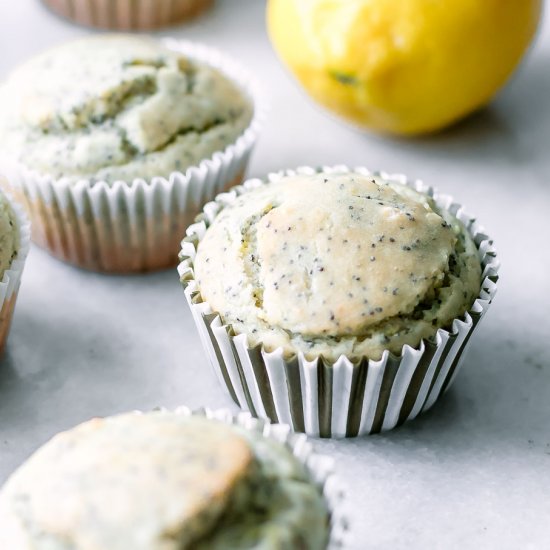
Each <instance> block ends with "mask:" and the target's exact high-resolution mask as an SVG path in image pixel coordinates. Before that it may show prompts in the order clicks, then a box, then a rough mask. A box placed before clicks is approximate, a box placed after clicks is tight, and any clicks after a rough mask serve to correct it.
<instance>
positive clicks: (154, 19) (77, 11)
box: [42, 0, 213, 30]
mask: <svg viewBox="0 0 550 550" xmlns="http://www.w3.org/2000/svg"><path fill="white" fill-rule="evenodd" d="M42 1H43V2H44V4H45V5H46V6H47V7H48V8H50V9H51V10H52V11H54V12H56V13H57V14H59V15H61V16H62V17H66V18H67V19H71V20H73V21H75V22H77V23H79V24H81V25H90V26H92V27H100V28H103V29H119V30H135V29H141V30H143V29H153V28H158V27H164V26H166V25H173V24H174V23H178V22H180V21H183V20H186V19H190V18H192V17H194V16H196V15H198V14H199V13H201V12H202V11H204V10H206V9H207V8H209V7H210V6H211V5H212V4H213V0H42Z"/></svg>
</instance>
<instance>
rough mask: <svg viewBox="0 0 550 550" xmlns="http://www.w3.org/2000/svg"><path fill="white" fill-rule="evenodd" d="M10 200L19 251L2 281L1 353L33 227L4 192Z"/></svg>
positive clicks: (0, 293) (0, 312) (0, 310)
mask: <svg viewBox="0 0 550 550" xmlns="http://www.w3.org/2000/svg"><path fill="white" fill-rule="evenodd" d="M2 194H3V195H4V197H5V198H6V199H7V200H8V202H9V204H10V206H11V208H12V210H13V212H14V214H15V222H16V224H17V231H18V233H19V250H18V251H17V256H16V257H15V258H14V259H13V260H12V262H11V265H10V268H9V269H6V271H4V276H3V277H2V281H0V352H1V351H2V350H3V348H4V345H5V343H6V340H7V337H8V333H9V329H10V325H11V320H12V317H13V310H14V308H15V301H16V300H17V293H18V291H19V286H20V285H21V277H22V275H23V268H24V267H25V261H26V259H27V255H28V253H29V249H30V245H31V225H30V222H29V219H28V218H27V215H26V214H25V211H24V210H23V208H22V207H21V206H20V205H19V204H18V203H17V202H15V201H14V200H13V199H12V197H11V196H10V194H9V193H6V192H2Z"/></svg>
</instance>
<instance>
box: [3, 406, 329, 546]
mask: <svg viewBox="0 0 550 550" xmlns="http://www.w3.org/2000/svg"><path fill="white" fill-rule="evenodd" d="M328 517H329V516H328V510H327V505H326V503H325V501H324V499H323V497H322V495H321V492H320V489H319V487H318V486H317V485H316V484H315V483H314V482H313V481H312V480H311V478H310V476H309V474H308V472H307V470H306V468H305V467H304V466H303V465H302V464H301V463H300V461H299V460H298V459H297V458H295V457H294V456H293V454H292V453H291V452H290V450H289V449H288V448H287V447H285V446H284V445H283V444H282V443H280V442H277V441H275V440H273V439H270V438H267V437H265V436H264V435H262V433H261V432H258V431H253V430H248V429H245V428H243V427H241V426H235V425H232V426H229V425H227V424H224V423H222V422H220V421H218V420H214V419H206V418H204V417H201V416H193V415H191V416H190V415H182V414H178V413H169V412H164V411H156V412H150V413H146V414H136V413H128V414H123V415H118V416H114V417H109V418H105V419H94V420H91V421H89V422H85V423H84V424H81V425H80V426H77V427H76V428H73V429H72V430H69V431H68V432H64V433H61V434H58V435H57V436H55V437H54V438H53V439H52V440H51V441H49V442H48V443H46V444H45V445H44V446H43V447H42V448H40V449H39V450H38V451H37V452H36V453H35V454H34V455H33V456H31V458H29V459H28V460H27V461H26V462H25V463H24V464H23V465H22V466H21V467H20V468H19V469H18V470H17V471H16V472H15V473H14V474H13V475H12V476H11V478H10V479H9V480H8V481H7V483H6V484H5V486H4V487H3V489H2V490H1V492H0V543H1V544H0V547H2V548H10V549H13V550H16V549H17V550H27V549H28V550H30V549H33V550H46V549H47V550H58V549H59V550H67V549H69V548H70V549H71V550H105V549H106V548H108V549H109V550H127V549H128V548H132V549H133V550H172V549H173V550H181V549H184V548H196V549H206V548H208V549H216V548H219V549H221V548H232V549H235V550H238V549H245V548H260V547H261V548H266V549H268V548H273V549H275V548H307V549H317V548H319V549H320V548H326V544H327V541H328Z"/></svg>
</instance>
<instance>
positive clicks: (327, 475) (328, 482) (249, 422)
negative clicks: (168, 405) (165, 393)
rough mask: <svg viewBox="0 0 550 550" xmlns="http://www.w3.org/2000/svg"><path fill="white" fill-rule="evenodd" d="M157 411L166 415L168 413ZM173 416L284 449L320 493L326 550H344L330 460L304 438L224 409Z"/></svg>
mask: <svg viewBox="0 0 550 550" xmlns="http://www.w3.org/2000/svg"><path fill="white" fill-rule="evenodd" d="M161 410H163V411H166V412H169V411H168V409H161ZM174 412H175V413H177V414H182V415H184V416H192V415H199V416H205V417H206V418H211V419H215V420H219V421H221V422H224V423H225V424H229V425H236V426H240V427H241V428H244V429H246V430H250V431H252V432H255V433H258V434H261V435H263V436H264V437H267V438H269V439H273V440H275V441H278V442H280V443H283V444H284V445H286V446H287V447H288V448H289V449H290V451H291V452H292V454H293V455H294V456H295V457H296V458H297V459H298V460H299V461H300V462H301V463H302V464H303V465H304V466H305V467H306V470H307V472H308V474H309V475H310V477H311V479H312V481H313V482H314V483H316V484H317V485H318V486H319V488H320V490H321V491H322V493H323V497H324V500H325V502H326V504H327V508H328V510H329V514H330V525H329V530H330V531H329V537H330V540H329V546H328V548H329V550H335V549H337V548H338V549H340V548H347V547H348V545H349V544H350V541H351V536H350V530H349V524H348V520H347V517H346V511H345V509H344V506H345V498H344V491H343V490H342V487H341V485H340V482H339V480H338V478H337V476H336V474H335V471H334V460H333V459H332V458H331V457H328V456H323V455H320V454H317V453H316V452H315V450H314V448H313V446H312V444H311V443H310V442H309V441H308V440H307V437H306V436H305V435H304V434H295V433H292V429H291V428H290V426H288V425H284V424H272V423H271V422H270V421H269V420H267V419H258V418H253V417H252V415H251V414H250V413H248V412H241V413H237V414H233V413H232V412H230V411H229V410H227V409H216V410H212V409H208V408H202V409H198V410H191V409H189V408H187V407H179V408H177V409H176V410H175V411H174Z"/></svg>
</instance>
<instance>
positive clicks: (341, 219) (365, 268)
mask: <svg viewBox="0 0 550 550" xmlns="http://www.w3.org/2000/svg"><path fill="white" fill-rule="evenodd" d="M181 244H182V248H181V253H180V260H181V263H180V265H179V267H178V272H179V275H180V281H181V282H182V284H183V286H184V288H185V297H186V299H187V303H188V305H189V307H190V309H191V312H192V314H193V319H194V321H195V324H196V326H197V329H198V331H199V333H200V336H201V342H202V343H203V346H204V349H205V352H206V355H207V357H208V359H209V361H210V363H211V365H212V366H213V367H214V371H215V372H216V373H217V374H218V379H219V380H220V382H221V383H222V384H223V386H225V387H226V389H227V391H228V394H229V396H230V397H231V398H232V399H233V400H234V401H235V402H236V403H237V404H238V405H239V406H240V407H241V408H243V409H245V410H249V411H250V412H251V413H252V414H253V415H255V416H258V417H260V418H269V419H271V420H272V421H274V422H284V423H287V424H290V425H292V427H293V429H294V430H296V431H299V432H305V433H307V434H309V435H314V436H319V435H320V436H321V437H344V436H345V437H353V436H357V435H362V434H371V433H378V432H380V431H382V430H389V429H391V428H394V427H396V426H398V425H400V424H402V423H403V422H405V421H406V420H410V419H412V418H415V417H416V416H418V414H420V413H421V412H423V411H426V410H428V409H429V408H430V407H431V406H432V405H433V404H434V403H435V402H436V401H437V399H438V398H439V397H440V396H441V395H442V394H443V393H444V392H445V391H446V390H447V388H449V387H450V385H451V384H452V382H453V380H454V379H455V378H456V375H457V373H458V371H459V367H460V366H461V364H462V360H463V358H464V352H465V350H466V349H467V346H468V343H469V342H470V341H471V340H470V339H471V336H472V334H473V333H474V331H475V328H476V327H477V326H478V324H479V322H480V320H481V319H482V317H483V315H484V314H485V312H486V311H487V309H488V308H489V306H490V304H491V301H492V299H493V297H494V295H495V292H496V282H497V280H498V274H497V271H498V268H499V263H498V259H497V257H496V252H495V249H494V246H493V243H492V241H491V239H490V238H489V237H488V236H487V234H486V233H485V230H484V229H483V227H481V226H480V225H479V223H478V222H477V221H476V220H475V219H474V218H472V217H471V216H469V215H468V214H467V213H466V212H465V210H464V209H463V208H462V207H461V206H460V205H459V204H457V203H455V202H453V200H452V198H451V197H449V196H448V195H442V194H440V193H438V192H436V191H434V190H433V189H432V188H430V187H427V186H425V185H424V184H423V183H422V182H420V181H418V180H415V181H411V180H408V179H407V178H406V177H405V176H403V175H399V174H393V175H389V174H386V173H379V172H375V173H373V172H371V171H369V170H368V169H366V168H363V167H358V168H356V169H354V170H350V169H349V168H347V167H345V166H341V165H340V166H335V167H330V166H328V167H323V168H310V167H306V166H305V167H300V168H298V169H296V170H285V171H281V172H277V173H272V174H269V175H268V176H267V177H266V178H264V179H251V180H248V181H246V182H244V184H243V185H241V186H237V187H234V188H233V189H232V190H231V191H230V192H228V193H223V194H220V195H219V196H218V197H216V200H215V201H214V202H211V203H209V204H207V205H205V207H204V209H203V212H202V214H201V215H200V216H198V217H197V219H196V222H195V223H194V224H193V225H191V226H190V227H188V229H187V231H186V236H185V237H184V239H183V240H182V243H181Z"/></svg>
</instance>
